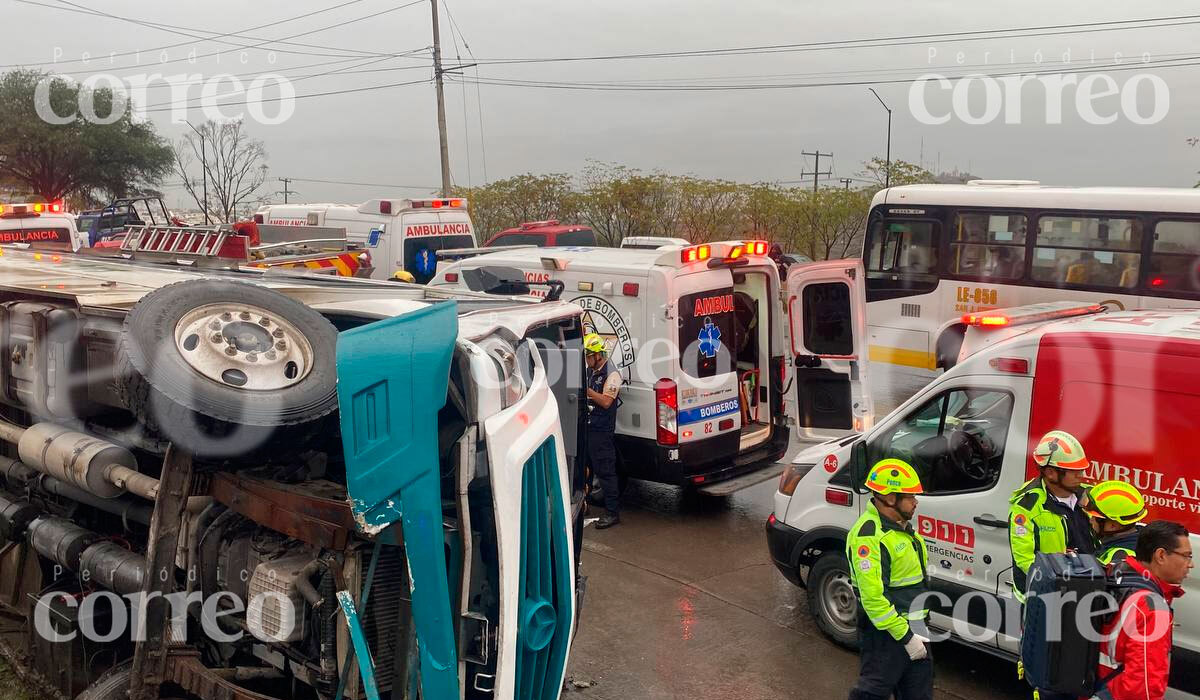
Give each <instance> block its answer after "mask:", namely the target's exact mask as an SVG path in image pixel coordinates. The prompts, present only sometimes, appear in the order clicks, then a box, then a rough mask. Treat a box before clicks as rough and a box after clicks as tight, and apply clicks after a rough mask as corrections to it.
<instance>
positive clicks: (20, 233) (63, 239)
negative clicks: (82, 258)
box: [0, 202, 87, 252]
mask: <svg viewBox="0 0 1200 700" xmlns="http://www.w3.org/2000/svg"><path fill="white" fill-rule="evenodd" d="M0 243H27V244H29V245H30V246H31V247H33V248H42V249H49V250H61V251H68V252H73V251H77V250H79V249H80V248H85V247H87V241H86V239H85V238H84V237H83V236H81V235H80V234H79V228H78V227H77V226H76V225H75V217H74V216H72V215H71V214H68V213H67V212H66V208H65V207H64V206H63V203H62V202H30V203H26V204H0Z"/></svg>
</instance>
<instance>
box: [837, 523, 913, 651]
mask: <svg viewBox="0 0 1200 700" xmlns="http://www.w3.org/2000/svg"><path fill="white" fill-rule="evenodd" d="M927 557H928V555H927V554H926V552H925V540H924V538H922V537H921V536H920V535H919V534H917V533H916V531H915V530H913V528H912V525H911V524H909V525H905V526H903V527H902V526H900V525H899V524H898V523H895V522H893V521H891V520H888V519H887V518H884V517H882V516H880V514H879V510H878V509H876V508H875V503H874V502H871V503H868V504H867V508H866V510H865V511H863V514H862V515H861V516H859V518H858V521H857V522H855V523H854V527H852V528H850V537H849V538H848V539H847V540H846V559H847V561H848V562H849V564H850V580H851V582H852V583H853V584H854V588H855V590H856V591H858V604H859V609H858V614H859V615H865V616H866V619H867V620H869V621H870V622H871V624H872V625H874V626H875V627H876V628H877V629H879V630H882V631H884V632H887V633H888V634H890V635H892V637H893V638H894V639H895V640H896V641H898V642H907V641H908V639H909V637H910V635H911V632H910V631H909V621H911V620H923V619H925V618H926V617H928V616H929V610H928V609H927V608H919V609H913V604H914V602H916V599H917V597H918V596H920V595H921V594H922V593H924V592H926V591H928V590H929V587H928V584H927V581H928V579H927V577H926V564H927V563H928V562H927ZM922 602H924V598H923V599H922Z"/></svg>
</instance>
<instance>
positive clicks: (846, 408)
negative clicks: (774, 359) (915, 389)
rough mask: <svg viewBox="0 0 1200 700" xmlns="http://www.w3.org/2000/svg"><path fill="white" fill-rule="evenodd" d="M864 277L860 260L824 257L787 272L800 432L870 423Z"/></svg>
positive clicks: (858, 427)
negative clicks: (822, 259) (821, 260)
mask: <svg viewBox="0 0 1200 700" xmlns="http://www.w3.org/2000/svg"><path fill="white" fill-rule="evenodd" d="M864 277H865V275H864V274H863V265H862V261H861V260H826V261H823V262H815V263H808V264H806V265H793V266H792V267H791V268H790V269H789V270H788V275H787V286H786V289H787V299H788V319H789V324H788V326H789V331H790V333H789V335H790V336H791V352H792V361H793V366H794V369H795V373H794V375H793V376H794V379H795V382H794V383H795V385H796V406H797V409H796V422H797V426H798V427H799V428H800V430H801V434H807V435H810V436H811V435H814V434H821V433H828V432H830V431H849V430H857V431H862V430H865V429H866V428H868V427H870V422H871V419H872V415H871V400H870V397H869V395H868V394H867V319H866V311H867V298H866V285H865V280H864Z"/></svg>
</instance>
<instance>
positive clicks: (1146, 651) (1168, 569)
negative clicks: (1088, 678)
mask: <svg viewBox="0 0 1200 700" xmlns="http://www.w3.org/2000/svg"><path fill="white" fill-rule="evenodd" d="M1191 568H1192V545H1191V542H1190V541H1189V540H1188V531H1187V528H1185V527H1184V526H1183V525H1180V524H1179V523H1173V522H1170V521H1167V520H1156V521H1154V522H1152V523H1150V524H1149V525H1147V526H1146V527H1145V528H1143V529H1142V531H1141V532H1140V533H1139V534H1138V538H1137V545H1136V547H1135V549H1134V555H1133V556H1132V557H1126V559H1125V561H1124V562H1122V563H1121V564H1119V565H1118V566H1117V568H1116V570H1115V571H1114V575H1115V576H1117V577H1119V578H1120V581H1121V583H1122V584H1123V585H1124V586H1126V587H1127V590H1128V594H1127V595H1126V596H1125V598H1124V600H1123V601H1122V602H1121V607H1120V609H1119V611H1118V612H1117V615H1116V617H1115V618H1113V621H1112V622H1111V623H1109V625H1108V628H1107V629H1105V630H1104V632H1105V639H1107V640H1108V641H1107V642H1105V645H1104V647H1103V653H1102V654H1101V656H1100V660H1101V668H1100V675H1101V677H1103V676H1106V675H1108V674H1110V673H1112V669H1114V668H1120V669H1121V670H1120V672H1119V673H1117V675H1116V676H1115V677H1113V678H1112V680H1110V681H1109V682H1108V684H1107V685H1106V687H1104V688H1103V689H1102V690H1101V691H1100V692H1098V693H1097V694H1096V697H1098V698H1101V700H1162V697H1163V695H1164V694H1165V693H1166V692H1167V676H1168V675H1169V673H1170V670H1171V626H1172V624H1173V618H1174V614H1173V613H1172V611H1171V603H1172V602H1173V601H1174V600H1175V599H1176V598H1178V597H1179V596H1181V595H1183V589H1182V588H1181V587H1180V586H1181V585H1182V584H1183V580H1184V579H1185V578H1187V575H1188V571H1189V570H1191Z"/></svg>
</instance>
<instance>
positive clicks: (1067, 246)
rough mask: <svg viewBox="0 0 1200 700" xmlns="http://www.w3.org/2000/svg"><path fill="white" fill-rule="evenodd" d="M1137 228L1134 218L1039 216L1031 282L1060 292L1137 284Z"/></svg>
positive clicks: (1139, 225) (1139, 240) (1139, 242)
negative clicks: (1061, 288)
mask: <svg viewBox="0 0 1200 700" xmlns="http://www.w3.org/2000/svg"><path fill="white" fill-rule="evenodd" d="M1141 247H1142V223H1141V221H1139V220H1137V219H1110V218H1105V217H1080V216H1043V217H1041V218H1040V219H1039V220H1038V229H1037V247H1036V248H1035V249H1034V256H1033V279H1035V280H1037V281H1039V282H1049V283H1051V284H1054V285H1057V286H1060V287H1073V286H1080V287H1121V288H1132V287H1136V286H1137V283H1138V279H1137V277H1138V267H1139V265H1140V263H1141V258H1142V256H1141V254H1140V253H1138V252H1123V251H1139V250H1141Z"/></svg>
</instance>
